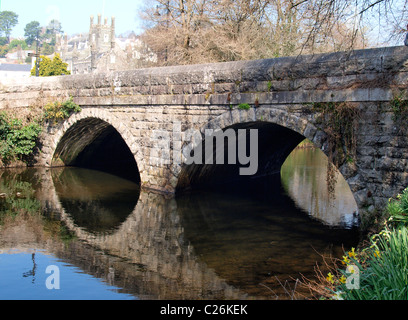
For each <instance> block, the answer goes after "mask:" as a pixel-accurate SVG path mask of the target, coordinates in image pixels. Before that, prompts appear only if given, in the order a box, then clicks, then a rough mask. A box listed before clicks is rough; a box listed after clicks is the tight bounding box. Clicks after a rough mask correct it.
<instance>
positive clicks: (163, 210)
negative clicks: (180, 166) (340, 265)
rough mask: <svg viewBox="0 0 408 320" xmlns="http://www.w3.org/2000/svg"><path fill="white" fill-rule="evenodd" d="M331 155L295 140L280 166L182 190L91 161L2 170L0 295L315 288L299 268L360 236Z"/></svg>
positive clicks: (285, 295) (268, 292) (252, 294)
mask: <svg viewBox="0 0 408 320" xmlns="http://www.w3.org/2000/svg"><path fill="white" fill-rule="evenodd" d="M327 166H328V164H327V158H326V157H325V156H324V155H323V154H322V152H321V151H320V150H317V149H314V148H298V149H295V150H294V152H293V153H292V154H291V156H290V157H289V158H288V159H287V161H286V163H285V164H284V166H283V168H282V172H281V175H280V176H279V175H278V176H270V177H263V178H259V179H257V180H256V181H254V182H253V183H252V184H251V185H250V186H247V187H244V188H243V187H242V186H239V187H233V186H231V187H229V188H227V189H226V190H223V191H222V192H220V191H219V190H218V191H205V190H201V191H196V192H191V193H185V194H181V195H178V196H177V197H175V198H174V197H166V196H163V195H158V194H155V193H148V192H144V191H143V192H141V191H140V189H139V186H138V185H137V184H135V183H133V182H131V181H128V180H125V179H123V178H119V177H117V176H114V175H110V174H107V173H103V172H99V171H93V170H88V169H81V168H55V169H44V168H36V169H33V168H31V169H14V170H3V171H1V172H0V193H1V195H0V299H3V300H5V299H6V300H7V299H13V300H15V299H17V300H30V299H40V300H42V299H44V300H58V299H64V300H67V299H68V300H69V299H79V300H83V299H84V300H86V299H92V300H98V299H104V300H127V299H130V300H134V299H140V300H146V299H150V300H157V299H160V300H161V299H170V300H173V299H177V300H180V299H191V300H194V299H292V298H297V299H304V298H308V297H309V296H308V292H307V290H303V291H302V290H301V289H299V288H298V287H297V282H296V279H301V278H302V276H304V277H307V278H313V276H314V275H315V267H316V265H321V264H322V256H327V255H332V256H333V257H341V256H342V255H343V254H344V250H347V249H350V248H351V247H352V246H355V245H356V244H357V243H358V215H357V213H356V211H357V208H356V204H355V201H354V199H353V197H352V195H351V192H350V190H349V189H348V186H347V184H346V182H345V181H344V179H343V178H342V177H341V175H339V174H338V173H336V175H335V179H332V180H333V181H332V182H331V187H332V189H331V191H330V192H329V191H328V185H327V181H326V180H327V172H328V170H327ZM47 268H48V269H47ZM295 288H296V289H299V290H298V291H299V293H298V295H296V296H293V295H292V294H293V289H295Z"/></svg>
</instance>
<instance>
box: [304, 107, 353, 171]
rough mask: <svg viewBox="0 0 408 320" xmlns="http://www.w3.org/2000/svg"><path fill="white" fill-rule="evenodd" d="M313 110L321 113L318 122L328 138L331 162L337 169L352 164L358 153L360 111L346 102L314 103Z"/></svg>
mask: <svg viewBox="0 0 408 320" xmlns="http://www.w3.org/2000/svg"><path fill="white" fill-rule="evenodd" d="M312 108H313V110H314V111H317V112H320V113H321V115H320V117H319V118H318V119H317V122H318V123H319V122H320V123H321V125H322V128H321V129H322V130H323V131H324V132H325V133H326V134H327V136H328V142H329V159H330V161H331V162H332V163H333V164H334V165H336V166H337V167H339V166H340V165H341V164H343V163H344V162H346V161H347V162H352V161H353V158H354V156H355V152H356V136H355V128H356V126H357V123H358V118H359V112H358V109H357V108H356V107H355V106H354V105H353V104H351V103H346V102H326V103H314V104H313V105H312Z"/></svg>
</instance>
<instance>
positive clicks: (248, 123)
mask: <svg viewBox="0 0 408 320" xmlns="http://www.w3.org/2000/svg"><path fill="white" fill-rule="evenodd" d="M228 129H232V130H234V131H236V132H237V131H238V130H240V129H246V130H247V132H249V130H251V129H252V130H257V131H258V151H259V152H258V161H259V163H258V171H257V172H256V174H255V175H251V176H240V174H239V169H240V168H242V167H243V166H242V165H240V164H239V163H238V165H216V164H205V159H204V158H203V161H202V162H203V164H198V165H197V164H190V165H187V164H181V165H180V166H179V168H178V169H177V170H178V171H179V175H178V177H179V179H178V185H177V187H176V191H177V192H178V193H181V192H183V191H184V190H189V189H194V188H202V187H204V188H207V187H209V186H211V187H213V186H216V185H225V184H226V183H229V184H230V185H231V184H232V185H233V184H237V183H238V182H240V184H242V183H243V184H250V183H251V182H253V181H255V180H256V178H259V177H265V176H268V175H273V174H280V171H281V167H282V165H283V164H284V162H285V161H286V159H287V157H288V156H289V155H290V154H291V152H292V151H293V150H294V149H295V148H296V147H297V146H298V145H299V143H300V142H302V141H303V140H305V139H308V140H310V141H311V142H313V144H314V145H315V147H317V148H318V149H320V150H321V151H322V152H323V153H324V154H325V155H326V156H328V152H329V142H328V137H327V134H326V133H325V132H324V131H323V130H321V129H319V128H318V127H317V126H315V125H314V122H313V116H312V115H310V116H308V117H305V116H304V115H300V114H296V113H292V112H290V111H288V110H287V109H284V108H282V107H279V106H278V107H275V106H263V107H259V108H251V109H249V110H240V109H235V110H230V111H226V112H224V113H223V114H221V115H220V116H218V117H216V118H215V119H213V120H211V121H209V122H208V123H207V124H206V125H205V126H203V127H202V128H200V129H199V132H200V134H201V137H202V139H201V141H200V143H198V144H194V145H193V147H194V150H195V149H197V148H202V150H203V149H205V140H206V138H207V139H208V136H206V130H213V131H214V132H217V131H224V132H225V131H226V130H228ZM236 136H238V135H236ZM249 144H250V143H249V139H248V135H247V141H246V146H247V148H248V145H249ZM189 148H191V144H190V145H188V143H187V142H185V144H184V147H183V150H182V153H183V154H184V155H185V154H188V153H189V152H190V151H189ZM224 148H225V149H224V156H225V158H224V163H228V158H227V155H228V152H227V148H228V143H224ZM214 154H216V147H214ZM247 155H249V156H250V154H249V153H248V149H247ZM336 169H337V170H338V171H339V172H340V173H341V174H342V175H343V177H344V179H345V180H346V182H347V184H348V185H349V187H350V190H351V193H353V188H352V180H353V178H354V177H355V176H356V174H357V173H356V170H355V169H354V168H353V164H350V163H344V164H342V165H341V167H339V168H336ZM241 182H242V183H241ZM255 185H256V183H255ZM353 197H354V198H355V200H356V202H357V206H358V207H360V203H358V198H357V197H355V196H354V194H353Z"/></svg>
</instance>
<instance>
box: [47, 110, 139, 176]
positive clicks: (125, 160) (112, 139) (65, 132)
mask: <svg viewBox="0 0 408 320" xmlns="http://www.w3.org/2000/svg"><path fill="white" fill-rule="evenodd" d="M100 114H101V112H100V111H98V112H95V111H92V110H87V109H85V110H83V111H82V112H81V113H80V114H78V115H73V116H71V118H70V119H68V120H67V121H66V123H64V125H63V126H62V127H61V128H60V129H59V130H58V132H57V134H56V136H57V139H56V141H58V142H57V143H56V145H55V146H52V149H53V150H55V151H54V153H53V156H52V160H51V162H50V163H51V167H59V166H64V167H65V166H72V167H81V168H87V169H95V170H99V171H104V172H107V173H111V174H115V175H118V176H120V177H122V178H126V179H128V180H131V181H133V182H136V183H140V172H139V167H138V165H139V161H137V152H135V151H133V150H131V147H130V146H133V143H132V141H126V140H129V138H128V137H131V135H130V134H129V133H128V130H126V128H124V126H123V124H122V123H119V122H117V121H115V119H113V118H109V116H108V115H107V114H105V113H102V115H103V116H100ZM125 137H127V138H125ZM125 139H126V140H125Z"/></svg>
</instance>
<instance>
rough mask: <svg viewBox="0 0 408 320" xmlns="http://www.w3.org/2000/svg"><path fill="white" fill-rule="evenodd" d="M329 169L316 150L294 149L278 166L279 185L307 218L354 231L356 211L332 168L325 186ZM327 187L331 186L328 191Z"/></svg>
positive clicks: (338, 176)
mask: <svg viewBox="0 0 408 320" xmlns="http://www.w3.org/2000/svg"><path fill="white" fill-rule="evenodd" d="M329 169H330V168H329V162H328V158H327V156H326V155H325V154H324V153H323V152H322V151H321V150H320V149H317V148H314V147H306V148H296V149H295V150H294V151H293V152H292V153H291V155H290V156H289V157H288V159H287V160H286V162H285V163H284V165H283V166H282V171H281V178H282V184H283V186H284V189H285V191H286V192H287V194H288V195H289V196H290V197H291V198H292V199H293V200H294V201H295V203H296V205H297V206H298V207H299V208H301V209H302V210H304V211H305V212H307V213H308V214H309V215H310V217H312V218H314V219H317V220H319V221H321V222H322V223H324V224H326V225H329V226H332V227H342V228H354V227H358V226H359V218H358V207H357V203H356V201H355V199H354V197H353V194H352V193H351V190H350V188H349V186H348V184H347V182H346V181H345V179H344V178H343V176H342V175H341V173H340V172H339V171H338V170H337V169H336V168H334V167H332V168H331V170H334V172H333V176H332V178H331V180H330V179H329V182H328V170H329ZM328 183H331V184H332V186H331V188H330V191H329V185H328Z"/></svg>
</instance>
